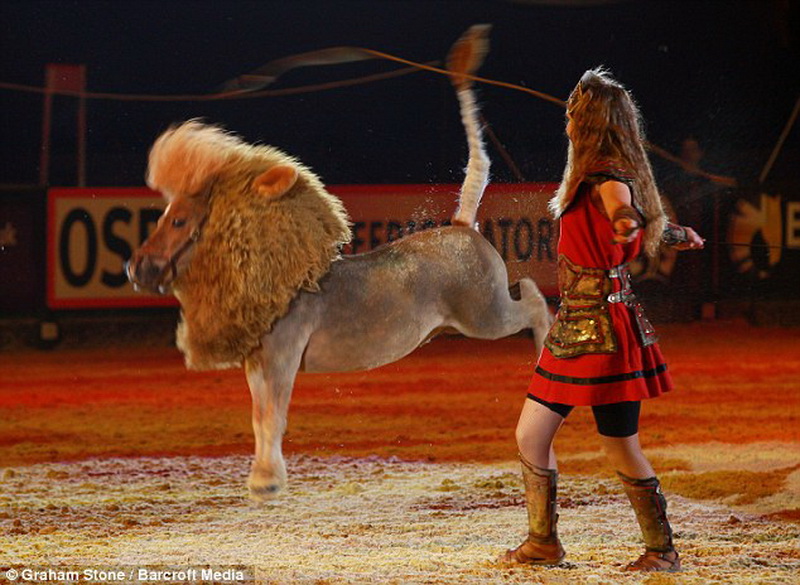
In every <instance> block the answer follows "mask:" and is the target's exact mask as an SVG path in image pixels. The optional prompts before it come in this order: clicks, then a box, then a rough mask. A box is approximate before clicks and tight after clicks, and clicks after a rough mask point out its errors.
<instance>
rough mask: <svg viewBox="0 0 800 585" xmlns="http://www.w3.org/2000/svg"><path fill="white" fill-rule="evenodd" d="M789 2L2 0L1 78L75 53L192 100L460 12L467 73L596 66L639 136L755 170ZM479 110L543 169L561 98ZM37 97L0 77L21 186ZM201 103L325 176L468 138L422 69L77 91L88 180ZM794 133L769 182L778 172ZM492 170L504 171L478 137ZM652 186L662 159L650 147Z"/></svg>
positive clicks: (64, 170)
mask: <svg viewBox="0 0 800 585" xmlns="http://www.w3.org/2000/svg"><path fill="white" fill-rule="evenodd" d="M797 18H798V3H797V2H796V1H788V0H782V1H770V0H762V1H742V0H732V1H727V2H704V1H685V2H682V1H673V2H655V1H644V0H642V1H633V0H631V1H618V2H613V1H612V2H603V1H586V2H580V1H572V2H570V1H568V0H567V1H551V2H547V1H540V2H539V1H533V2H525V1H517V2H514V1H511V0H506V1H503V0H495V1H491V0H486V1H477V0H448V1H445V0H428V1H423V0H340V1H336V0H294V1H281V2H278V1H260V2H254V1H228V2H220V1H213V2H212V1H200V0H198V1H190V0H171V1H170V0H167V1H159V2H150V1H128V0H106V1H89V0H83V1H67V0H61V1H37V0H24V1H16V0H3V2H2V3H0V31H1V35H2V36H1V37H0V38H1V40H2V45H1V46H0V81H2V82H7V83H19V84H30V85H38V86H41V85H42V84H43V78H44V67H45V64H46V63H76V64H86V65H87V67H88V89H89V90H90V91H102V92H113V93H127V94H187V93H188V94H194V93H207V92H212V91H215V90H216V88H217V87H218V86H219V84H221V83H222V82H224V81H226V80H228V79H230V78H233V77H236V76H238V75H241V74H243V73H246V72H248V71H251V70H253V69H255V68H257V67H259V66H261V65H263V64H264V63H266V62H268V61H271V60H273V59H277V58H280V57H284V56H287V55H292V54H296V53H299V52H304V51H310V50H315V49H320V48H325V47H330V46H337V45H354V46H362V47H368V48H373V49H377V50H381V51H386V52H389V53H393V54H396V55H399V56H402V57H406V58H409V59H412V60H417V61H429V60H433V59H443V58H444V56H445V55H446V53H447V50H448V48H449V47H450V45H451V44H452V42H453V41H454V40H455V39H456V38H458V36H459V35H460V34H461V33H462V31H464V30H465V29H466V28H467V27H468V26H469V25H471V24H475V23H481V22H486V23H491V24H493V25H494V28H493V31H492V34H491V43H492V46H491V52H490V54H489V56H488V58H487V61H486V63H485V65H484V67H483V68H482V70H481V71H480V74H481V75H484V76H486V77H490V78H493V79H498V80H503V81H508V82H512V83H518V84H523V85H525V86H527V87H531V88H534V89H537V90H540V91H543V92H547V93H550V94H552V95H555V96H558V97H560V98H565V97H566V96H567V94H568V93H569V91H570V89H571V88H572V86H573V85H574V84H575V82H576V80H577V79H578V78H579V77H580V75H581V74H582V72H583V71H584V70H585V69H587V68H589V67H593V66H596V65H599V64H604V65H606V66H608V67H609V68H610V69H611V70H612V71H613V73H614V74H615V75H616V76H617V77H618V78H619V79H620V80H621V81H623V82H624V83H625V84H626V85H627V86H628V87H629V88H631V90H632V91H633V93H634V95H635V96H636V98H637V100H638V101H639V103H640V105H641V107H642V110H643V112H644V117H645V119H646V122H647V131H648V138H649V139H650V140H651V141H652V142H654V143H655V144H658V145H660V146H662V147H664V148H666V149H667V150H670V151H672V152H677V151H678V150H679V145H680V142H681V140H682V139H683V138H686V137H687V136H694V137H696V138H697V139H698V141H699V142H700V144H701V146H702V147H703V148H704V150H705V152H706V156H705V159H704V161H703V163H702V164H703V166H704V167H705V168H706V169H707V170H709V171H711V172H716V173H721V174H729V175H733V176H735V177H737V178H739V179H740V181H741V182H742V183H745V184H746V183H748V182H751V181H753V180H754V179H755V178H756V177H757V176H758V173H759V172H760V171H761V169H762V167H763V165H764V164H765V162H766V160H767V158H768V156H769V153H770V151H771V149H772V147H773V146H774V144H775V142H776V141H777V138H778V136H779V135H780V132H781V130H782V128H783V125H784V124H785V123H786V120H787V119H788V117H789V114H790V113H791V110H792V106H793V104H794V101H795V99H796V97H797V95H798V93H799V92H800V76H798V71H800V68H798V50H797V48H798V36H797V26H796V24H797ZM396 67H399V66H398V65H396V64H392V63H389V62H386V61H370V62H363V63H355V64H345V65H337V66H330V67H315V68H307V69H302V70H295V71H292V72H289V73H288V74H286V75H285V76H283V77H281V79H280V80H279V81H278V82H277V83H276V84H275V85H274V86H273V87H274V88H279V87H291V86H298V85H305V84H312V83H318V82H321V81H327V80H335V79H344V78H351V77H358V76H362V75H367V74H370V73H375V72H382V71H389V70H391V69H394V68H396ZM480 96H481V100H482V102H483V109H484V113H485V115H486V118H487V119H488V121H489V122H490V123H491V125H492V127H493V128H494V131H495V132H496V133H497V135H498V137H499V138H500V140H501V141H502V142H503V143H504V144H505V146H506V147H507V149H508V151H509V153H510V154H511V156H512V157H513V158H514V160H515V161H516V163H517V164H518V165H519V166H520V167H521V169H522V171H523V173H524V175H525V178H526V179H527V180H557V179H558V178H559V177H560V174H561V170H562V168H563V161H564V157H565V150H566V140H565V138H564V135H563V110H561V109H560V108H559V107H558V106H555V105H553V104H551V103H548V102H545V101H542V100H539V99H537V98H534V97H531V96H529V95H526V94H523V93H520V92H515V91H511V90H508V89H502V88H496V87H491V86H480ZM55 101H56V103H55V111H54V114H55V117H54V130H53V157H54V159H53V167H52V173H51V183H52V184H54V185H72V184H75V181H76V174H75V170H74V165H75V163H74V159H75V154H74V153H75V131H74V128H75V118H74V111H75V100H74V99H73V98H69V97H59V98H56V100H55ZM42 102H43V98H42V96H41V95H40V94H35V93H23V92H16V91H10V90H7V89H0V121H1V123H2V153H1V154H2V161H3V162H2V165H0V183H12V184H28V183H34V182H36V181H37V180H38V161H39V147H40V142H41V137H40V132H41V131H40V128H41V108H42ZM196 116H200V117H204V118H206V119H207V120H209V121H212V122H215V123H219V124H222V125H224V126H226V127H227V128H229V129H231V130H234V131H236V132H238V133H240V134H242V135H243V136H244V137H245V138H246V139H248V140H251V141H262V142H266V143H270V144H273V145H276V146H279V147H281V148H283V149H284V150H287V151H288V152H290V153H291V154H294V155H296V156H298V157H299V158H300V159H302V160H303V161H304V162H306V163H307V164H308V165H310V166H311V167H312V168H314V169H315V170H316V171H317V172H318V173H319V174H320V175H321V176H322V178H323V180H325V181H326V182H328V183H395V182H400V183H409V182H459V181H460V180H461V169H462V167H463V165H464V162H465V158H466V148H465V145H464V140H463V136H462V130H461V125H460V122H459V119H458V110H457V103H456V100H455V97H454V96H453V92H452V89H451V88H450V86H449V84H448V81H447V80H446V79H445V78H444V77H442V76H439V75H435V74H431V73H416V74H414V75H409V76H404V77H400V78H397V79H392V80H387V81H381V82H376V83H372V84H369V85H361V86H357V87H351V88H344V89H336V90H329V91H324V92H318V93H311V94H305V95H297V96H290V97H280V98H259V99H247V100H236V101H223V102H213V103H208V102H179V103H166V104H165V103H141V102H121V101H110V100H89V102H88V173H87V176H88V184H89V185H114V186H120V185H141V184H142V183H143V173H144V166H145V160H146V155H147V149H148V147H149V144H150V143H151V142H152V141H153V139H154V138H155V137H156V136H157V135H158V133H159V132H160V131H162V130H163V129H164V128H166V127H167V126H168V125H169V124H171V123H173V122H176V121H181V120H185V119H187V118H191V117H196ZM797 135H798V132H797V131H796V130H795V131H793V132H792V134H791V135H790V137H789V141H788V142H787V145H786V149H785V151H784V153H783V154H782V156H781V158H780V159H779V161H778V164H777V165H776V167H775V170H774V172H773V174H772V175H771V176H770V179H771V180H785V179H787V178H792V177H793V176H794V173H795V171H794V169H795V168H797V165H798V156H797V150H798V138H797ZM492 157H493V159H494V161H495V162H494V167H493V172H494V178H495V180H498V181H504V180H513V176H512V175H511V173H510V172H509V171H508V169H507V168H506V167H505V165H504V164H503V162H502V160H501V159H500V157H499V155H498V153H497V152H496V151H494V150H493V151H492ZM654 162H655V163H656V166H657V172H658V174H659V178H660V179H661V180H669V178H670V177H669V175H670V174H671V173H674V172H677V169H676V168H675V165H672V164H666V163H663V162H661V161H657V160H656V161H654Z"/></svg>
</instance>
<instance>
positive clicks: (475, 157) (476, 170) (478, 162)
mask: <svg viewBox="0 0 800 585" xmlns="http://www.w3.org/2000/svg"><path fill="white" fill-rule="evenodd" d="M456 94H457V95H458V102H459V104H460V105H461V122H462V123H463V124H464V130H465V131H466V133H467V145H468V146H469V160H468V161H467V168H466V170H465V172H466V176H465V177H464V182H463V183H462V184H461V192H460V193H459V196H458V209H456V212H455V214H454V215H453V220H452V221H453V223H454V224H456V225H466V226H470V227H474V226H475V218H476V217H477V215H478V206H479V205H480V204H481V197H483V192H484V190H486V185H488V184H489V167H490V166H491V161H490V160H489V156H488V155H487V154H486V145H485V144H484V142H483V127H482V126H481V123H480V121H479V120H478V105H477V102H476V100H475V93H474V92H473V91H472V88H471V87H465V88H461V89H459V90H458V91H457V92H456Z"/></svg>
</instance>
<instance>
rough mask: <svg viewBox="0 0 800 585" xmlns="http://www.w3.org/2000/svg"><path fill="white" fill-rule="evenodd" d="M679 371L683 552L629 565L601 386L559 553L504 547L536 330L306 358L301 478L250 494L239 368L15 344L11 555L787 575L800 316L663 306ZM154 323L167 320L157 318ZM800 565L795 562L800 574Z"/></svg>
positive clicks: (9, 381)
mask: <svg viewBox="0 0 800 585" xmlns="http://www.w3.org/2000/svg"><path fill="white" fill-rule="evenodd" d="M660 333H661V337H662V347H663V349H664V351H665V353H666V355H667V358H668V360H669V362H670V368H671V370H672V373H673V377H674V379H675V382H676V389H675V391H674V392H672V393H670V394H669V395H667V396H665V397H663V398H660V399H659V400H654V401H648V402H646V403H645V405H644V407H643V415H642V421H641V423H642V424H641V429H642V433H641V437H642V443H643V445H644V447H645V451H646V453H647V454H648V456H649V457H650V459H651V460H652V462H653V463H654V466H655V467H656V469H657V470H658V471H659V474H660V476H661V478H662V481H663V484H664V487H665V490H666V491H667V493H668V496H669V501H670V513H671V515H672V518H673V523H674V524H675V528H676V534H677V541H678V544H679V546H680V550H681V552H682V555H683V558H684V559H685V561H684V564H685V566H686V571H684V572H683V573H682V574H681V575H680V576H678V577H675V576H664V575H656V576H645V577H642V576H630V575H625V574H622V573H620V571H619V569H620V567H621V566H622V564H623V563H625V562H627V561H629V560H631V559H632V558H635V556H636V555H637V554H638V551H639V543H638V531H637V530H636V528H635V526H634V521H633V517H632V514H631V513H630V511H629V510H628V509H627V505H626V504H625V503H624V501H623V500H622V496H621V494H620V493H619V491H618V488H617V486H616V480H615V479H614V477H613V470H611V469H609V468H608V466H607V464H606V462H605V459H604V457H603V456H602V453H601V452H600V450H599V441H598V439H597V437H596V433H595V431H594V425H593V422H592V419H591V414H590V412H589V411H588V409H576V411H575V412H574V413H573V414H572V415H571V416H570V418H569V419H568V421H567V423H566V424H565V426H564V428H563V429H562V431H561V433H560V435H559V438H558V439H557V445H556V447H557V451H558V453H559V457H560V468H561V472H562V486H561V488H562V489H561V496H562V497H561V506H562V511H561V514H562V519H561V524H560V530H561V532H562V536H563V539H564V541H565V544H566V546H567V548H568V552H569V557H568V562H567V563H566V564H565V565H564V566H562V567H561V568H558V569H538V570H537V569H529V568H515V569H501V568H499V567H497V566H495V565H493V564H492V562H491V560H492V559H493V558H494V557H495V556H496V555H497V554H499V553H500V552H502V550H503V548H504V547H507V546H512V545H515V544H517V541H518V540H519V538H521V536H522V533H523V531H524V529H523V526H524V508H523V507H522V500H521V497H520V489H519V488H520V485H519V480H518V479H517V472H516V465H515V464H514V463H513V461H514V459H515V448H514V439H513V428H514V425H515V422H516V417H517V415H518V412H519V408H520V406H521V404H522V402H523V400H524V393H525V389H526V387H527V383H528V380H529V377H530V372H531V370H532V367H533V363H534V356H533V349H532V343H531V341H530V340H529V339H527V338H524V337H515V338H511V339H506V340H501V341H498V342H477V341H474V340H466V339H462V338H444V339H437V340H434V341H433V342H432V343H431V344H429V345H427V346H425V347H424V348H422V349H421V350H419V351H417V352H415V353H414V354H412V355H411V356H409V357H407V358H405V359H404V360H401V361H400V362H398V363H396V364H391V365H389V366H386V367H383V368H380V369H378V370H374V371H371V372H359V373H351V374H341V375H304V374H301V375H300V377H299V379H298V382H297V385H296V389H295V394H294V398H293V402H292V406H291V410H290V418H289V428H288V433H287V436H286V440H285V444H284V446H285V452H286V453H288V454H289V461H290V468H289V471H290V478H289V480H290V487H289V490H288V492H287V493H286V494H285V495H284V496H282V497H281V498H280V499H279V500H278V501H277V502H275V503H272V504H268V505H266V506H256V505H255V504H252V503H250V502H249V501H248V500H247V499H246V497H245V494H244V488H243V485H244V481H245V476H246V474H247V470H248V467H249V459H250V454H251V453H252V448H253V447H252V432H251V429H250V422H249V416H250V413H249V411H250V405H249V396H248V392H247V388H246V385H245V382H244V377H243V375H242V373H241V372H239V371H225V372H210V373H201V374H198V373H189V372H186V371H185V370H184V368H183V365H182V361H181V358H180V356H179V355H178V354H177V352H176V351H175V350H174V349H172V348H169V347H163V346H161V345H158V344H156V345H155V346H152V345H151V346H147V344H146V343H143V344H142V345H141V346H138V347H137V346H128V345H126V347H125V348H124V349H120V348H116V347H113V346H111V347H109V346H107V345H103V346H97V347H84V348H81V349H74V348H73V349H65V350H60V351H56V352H52V353H41V352H32V351H15V352H11V353H4V354H2V355H0V370H1V371H2V376H1V377H0V551H1V552H0V568H2V566H4V565H8V564H10V563H32V562H39V563H43V564H60V563H84V562H89V561H95V560H96V561H97V562H102V563H106V562H107V563H112V564H121V565H126V566H130V565H133V564H139V563H144V564H152V565H163V564H164V563H177V564H179V565H184V564H186V563H189V562H192V563H194V562H197V563H210V564H215V565H219V564H224V565H232V566H242V567H246V568H247V569H248V571H250V572H251V573H255V574H258V575H259V576H260V579H261V580H262V581H265V582H275V583H294V582H299V583H306V582H307V583H319V584H324V583H364V582H375V583H485V582H507V583H521V582H538V583H625V582H632V583H633V582H637V583H638V582H646V583H652V584H660V583H750V582H754V583H790V582H797V581H796V577H795V574H796V573H797V571H798V569H800V567H799V566H798V552H797V551H798V548H799V547H798V532H797V530H798V521H800V470H798V467H797V465H798V453H800V421H799V420H798V418H799V417H798V414H800V391H798V390H799V389H800V382H798V380H800V335H798V334H797V330H796V329H779V328H772V329H767V328H758V329H757V328H753V327H751V326H748V325H747V324H746V323H744V322H739V321H733V322H715V323H711V324H705V323H695V324H680V325H665V326H662V327H660ZM144 341H145V342H146V341H147V340H144ZM793 579H794V580H793Z"/></svg>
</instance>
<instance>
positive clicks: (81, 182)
mask: <svg viewBox="0 0 800 585" xmlns="http://www.w3.org/2000/svg"><path fill="white" fill-rule="evenodd" d="M78 71H79V76H80V85H81V88H82V89H83V88H85V87H86V65H81V66H80V67H79V69H78ZM85 186H86V96H85V95H84V94H83V93H81V95H80V97H79V98H78V187H85Z"/></svg>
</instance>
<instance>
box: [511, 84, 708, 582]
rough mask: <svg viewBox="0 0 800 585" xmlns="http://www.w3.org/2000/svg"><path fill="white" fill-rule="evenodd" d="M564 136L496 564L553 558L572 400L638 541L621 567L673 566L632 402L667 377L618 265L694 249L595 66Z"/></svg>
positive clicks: (575, 96)
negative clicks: (520, 516) (513, 485)
mask: <svg viewBox="0 0 800 585" xmlns="http://www.w3.org/2000/svg"><path fill="white" fill-rule="evenodd" d="M566 132H567V136H568V137H569V141H570V144H569V151H568V155H567V164H566V168H565V170H564V177H563V180H562V182H561V185H560V187H559V189H558V191H557V192H556V194H555V196H554V197H553V199H552V200H551V202H550V207H551V210H552V211H553V212H554V214H555V215H556V217H559V218H560V220H561V235H560V239H559V243H558V253H559V257H558V281H559V289H560V294H561V306H560V308H559V311H558V316H557V318H556V322H555V323H554V324H553V327H552V328H551V329H550V332H549V334H548V338H547V341H546V342H545V348H544V349H543V351H542V354H541V356H540V358H539V362H538V365H537V367H536V372H535V374H534V377H533V380H532V381H531V384H530V387H529V389H528V392H529V393H528V399H527V400H526V401H525V405H524V407H523V409H522V414H521V415H520V418H519V424H518V426H517V431H516V437H517V444H518V447H519V452H520V458H521V459H522V472H523V478H524V483H525V499H526V503H527V508H528V520H529V523H528V524H529V526H528V528H529V533H528V538H527V539H526V540H525V541H524V542H523V543H522V544H521V545H520V546H519V547H517V548H516V549H514V550H509V551H508V552H507V553H506V554H505V556H504V557H503V559H502V560H504V561H506V562H518V563H528V564H541V565H554V564H558V563H559V562H560V561H561V559H563V558H564V555H565V552H564V548H563V547H562V546H561V542H560V541H559V539H558V535H557V532H556V521H557V519H558V516H557V514H556V480H557V477H558V472H557V468H556V457H555V453H554V451H553V439H554V438H555V435H556V433H557V432H558V429H559V428H560V427H561V424H562V423H563V422H564V419H565V418H566V417H567V415H568V414H569V413H570V411H571V410H572V409H573V407H574V406H591V407H592V410H593V413H594V417H595V421H596V424H597V429H598V432H599V433H600V435H601V436H602V440H603V445H604V448H605V451H606V454H607V456H608V458H609V460H610V463H611V464H612V465H613V466H614V468H615V469H616V470H617V474H618V475H619V477H620V479H621V480H622V485H623V488H624V490H625V493H626V494H627V496H628V498H629V499H630V502H631V505H632V506H633V509H634V511H635V513H636V518H637V520H638V522H639V526H640V527H641V529H642V534H643V536H644V541H645V545H646V551H645V553H644V554H643V555H642V556H640V557H639V558H638V559H637V560H636V561H634V562H632V563H630V564H629V565H628V566H627V567H626V569H627V570H633V571H677V570H679V569H680V561H679V559H678V553H677V552H676V551H675V548H674V546H673V543H672V530H671V528H670V525H669V522H668V521H667V516H666V501H665V499H664V496H663V495H662V493H661V490H660V487H659V482H658V479H657V478H656V477H655V472H654V471H653V468H652V467H651V466H650V463H649V462H648V461H647V459H646V458H645V456H644V454H643V453H642V449H641V447H640V445H639V436H638V422H639V407H640V401H641V400H642V399H644V398H653V397H655V396H659V395H660V394H663V393H664V392H668V391H669V390H670V389H671V388H672V382H671V379H670V376H669V373H668V372H667V366H666V364H665V362H664V358H663V357H662V355H661V351H660V350H659V347H658V345H657V344H656V337H655V332H654V330H653V328H652V326H651V325H650V323H649V322H648V320H647V318H646V317H645V316H644V313H643V311H642V307H641V305H640V304H639V303H638V302H637V301H636V297H635V296H634V295H633V292H632V291H631V286H630V273H629V272H628V268H627V265H628V262H630V261H631V260H633V259H634V258H636V256H637V255H638V254H639V253H640V251H641V250H642V248H644V250H645V251H646V252H647V253H648V254H649V255H651V256H652V255H654V254H655V253H656V252H657V251H658V248H659V245H660V244H661V243H662V242H666V243H667V244H668V245H672V246H675V247H676V248H678V249H683V250H686V249H693V248H702V247H703V240H702V239H701V238H700V237H699V236H698V235H697V233H695V231H694V230H692V229H691V228H688V227H681V226H677V225H673V224H669V223H667V221H666V216H665V214H664V210H663V209H662V206H661V199H660V198H659V194H658V191H657V190H656V185H655V182H654V179H653V172H652V169H651V167H650V163H649V161H648V159H647V154H646V153H645V149H644V145H643V142H644V138H643V135H642V131H641V129H640V114H639V111H638V109H637V107H636V105H635V103H634V101H633V99H632V98H631V96H630V94H629V93H628V92H627V91H626V90H625V88H624V87H623V86H622V85H621V84H619V83H618V82H617V81H616V80H614V79H613V78H612V77H611V75H610V74H609V73H608V72H606V71H605V70H603V69H601V68H598V69H594V70H590V71H587V72H586V73H585V74H584V75H583V77H581V80H580V81H579V82H578V85H577V86H576V87H575V89H574V90H573V91H572V93H571V94H570V96H569V100H568V102H567V127H566Z"/></svg>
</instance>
